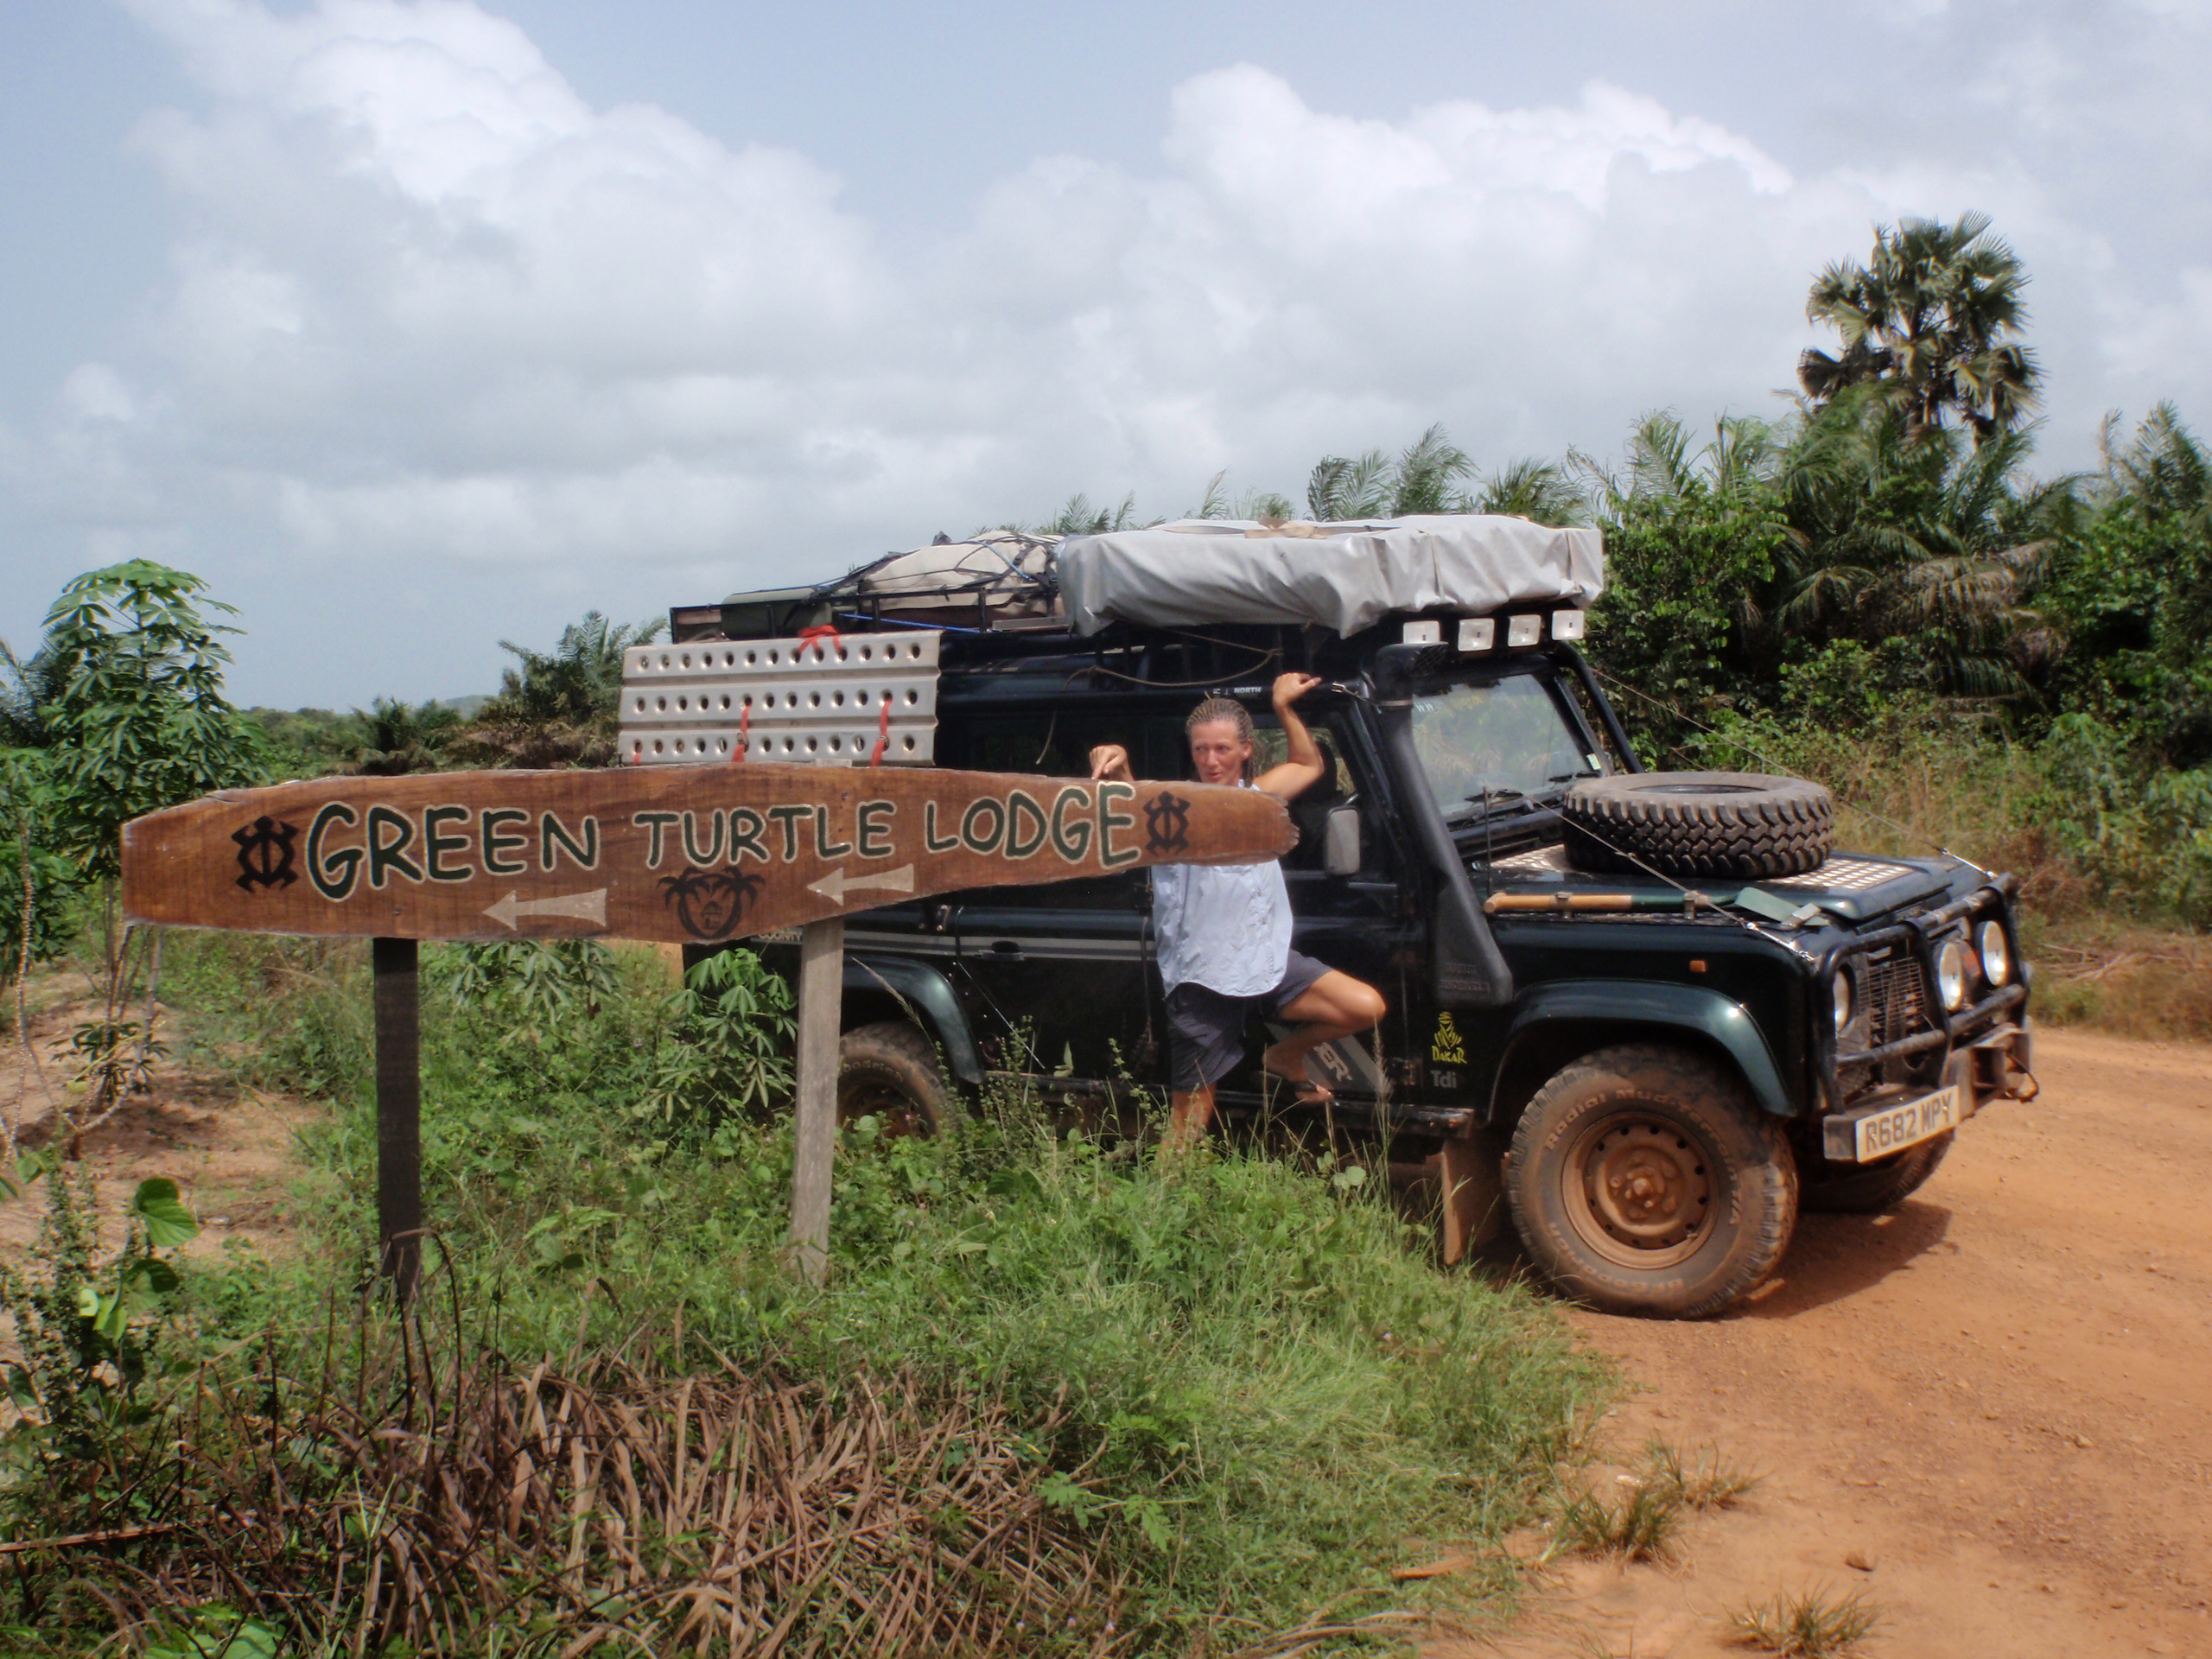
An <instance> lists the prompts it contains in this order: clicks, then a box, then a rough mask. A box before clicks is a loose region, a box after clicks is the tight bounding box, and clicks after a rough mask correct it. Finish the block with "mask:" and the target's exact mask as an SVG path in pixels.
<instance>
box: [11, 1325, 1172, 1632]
mask: <svg viewBox="0 0 2212 1659" xmlns="http://www.w3.org/2000/svg"><path fill="white" fill-rule="evenodd" d="M356 1340H357V1347H358V1348H359V1351H357V1352H356V1353H355V1354H354V1355H353V1356H352V1357H351V1360H350V1363H349V1360H348V1358H347V1357H345V1356H340V1355H337V1354H333V1355H332V1356H330V1357H329V1358H330V1363H329V1364H328V1367H327V1371H326V1375H325V1376H323V1377H322V1378H321V1379H320V1380H319V1381H316V1382H311V1383H302V1382H299V1381H296V1380H295V1379H292V1378H289V1377H287V1376H284V1375H283V1374H282V1372H281V1370H271V1369H265V1368H264V1369H260V1370H257V1371H256V1372H254V1373H252V1374H250V1375H241V1374H240V1373H239V1372H238V1370H235V1369H232V1368H228V1367H211V1368H209V1369H208V1370H206V1371H204V1372H203V1374H202V1375H201V1376H200V1379H199V1381H198V1383H197V1384H196V1386H194V1388H193V1389H191V1390H190V1392H189V1394H188V1395H187V1396H185V1398H184V1400H183V1402H182V1409H181V1414H180V1416H179V1418H178V1420H177V1429H178V1433H176V1436H175V1440H174V1441H173V1442H171V1445H172V1446H173V1448H174V1449H173V1451H172V1452H170V1454H169V1456H168V1457H166V1458H164V1459H160V1460H159V1462H158V1464H157V1465H155V1466H149V1468H147V1469H146V1470H145V1471H143V1472H144V1474H145V1475H146V1476H147V1477H148V1478H142V1479H140V1480H138V1481H137V1482H134V1483H130V1484H129V1485H127V1486H118V1488H117V1489H116V1490H115V1492H114V1497H113V1501H112V1503H111V1509H112V1510H113V1513H112V1514H111V1515H109V1516H105V1517H101V1516H87V1517H85V1520H86V1522H89V1524H81V1525H80V1529H79V1531H78V1532H77V1533H76V1534H74V1535H72V1536H71V1537H69V1538H66V1539H62V1540H60V1541H49V1542H48V1543H46V1544H44V1545H43V1546H42V1547H32V1548H26V1547H25V1545H24V1544H23V1543H22V1541H18V1542H17V1543H16V1545H15V1546H14V1547H13V1554H11V1556H10V1563H11V1565H13V1566H15V1567H16V1568H17V1569H18V1574H17V1576H18V1584H17V1586H16V1587H17V1589H18V1590H19V1591H21V1590H22V1589H24V1588H26V1587H27V1586H26V1584H25V1581H24V1580H25V1577H26V1574H27V1572H28V1570H31V1569H35V1570H36V1571H37V1572H39V1573H42V1574H43V1575H44V1576H45V1578H46V1580H48V1583H50V1584H51V1586H53V1587H52V1590H51V1592H50V1594H49V1595H48V1605H47V1606H45V1607H44V1608H43V1609H41V1608H39V1607H37V1606H35V1605H33V1606H28V1607H26V1608H25V1609H24V1611H26V1612H27V1613H29V1615H30V1617H31V1619H32V1621H33V1622H37V1621H38V1620H39V1618H40V1616H41V1611H43V1613H44V1614H45V1615H47V1616H48V1617H51V1618H53V1620H54V1624H56V1625H60V1624H64V1623H69V1622H75V1618H74V1616H75V1612H76V1608H75V1607H73V1604H79V1605H81V1604H83V1603H86V1602H87V1601H90V1602H96V1603H98V1604H100V1611H105V1615H106V1616H107V1618H108V1619H110V1620H111V1621H112V1624H113V1626H114V1627H115V1628H116V1629H118V1630H119V1631H120V1632H122V1633H124V1635H125V1636H126V1637H136V1638H138V1639H140V1640H143V1641H154V1640H157V1639H158V1637H159V1633H160V1632H162V1630H165V1629H167V1628H168V1627H170V1625H171V1624H172V1623H173V1620H174V1618H175V1616H176V1615H177V1614H178V1613H179V1611H180V1610H186V1609H194V1608H200V1609H205V1608H208V1607H220V1608H222V1609H225V1610H226V1611H228V1613H229V1614H230V1615H231V1616H232V1617H233V1618H235V1619H236V1620H237V1621H238V1623H239V1624H241V1625H244V1624H248V1623H249V1622H250V1623H251V1624H257V1625H258V1626H260V1627H261V1628H263V1629H264V1630H269V1631H271V1632H277V1633H281V1635H282V1637H283V1640H284V1641H285V1642H286V1643H288V1644H289V1649H288V1650H296V1651H301V1652H305V1653H321V1652H327V1653H333V1654H335V1653H352V1654H361V1653H383V1652H388V1651H392V1650H394V1649H395V1648H396V1649H397V1650H398V1651H404V1652H411V1653H416V1654H424V1655H429V1654H436V1655H462V1654H469V1655H474V1654H480V1653H485V1652H488V1651H511V1652H512V1651H521V1652H529V1653H536V1654H549V1655H550V1654H556V1653H558V1654H568V1655H582V1654H585V1653H594V1652H601V1651H604V1652H608V1653H613V1652H620V1651H628V1652H639V1653H648V1654H653V1655H675V1654H686V1655H697V1656H707V1655H713V1654H729V1655H736V1654H744V1655H747V1656H761V1659H772V1656H781V1655H786V1654H802V1653H825V1652H827V1653H837V1654H855V1655H859V1654H868V1655H878V1654H886V1655H887V1654H929V1655H938V1654H944V1655H962V1654H983V1653H1009V1654H1053V1655H1063V1654H1069V1655H1074V1654H1083V1655H1089V1654H1104V1653H1108V1652H1112V1651H1116V1650H1118V1649H1124V1648H1126V1646H1127V1645H1128V1640H1129V1637H1130V1633H1129V1632H1128V1631H1127V1630H1122V1629H1120V1628H1119V1621H1118V1618H1117V1615H1118V1613H1119V1611H1120V1607H1121V1604H1122V1585H1121V1583H1120V1581H1119V1580H1118V1579H1117V1578H1116V1575H1115V1574H1114V1573H1112V1572H1111V1571H1110V1570H1109V1568H1107V1567H1105V1566H1104V1565H1103V1562H1102V1558H1101V1555H1100V1553H1099V1552H1098V1551H1097V1549H1096V1548H1095V1546H1094V1545H1093V1544H1092V1543H1091V1541H1089V1540H1087V1539H1086V1538H1085V1537H1084V1535H1082V1534H1081V1532H1080V1529H1077V1528H1075V1527H1073V1526H1071V1525H1070V1524H1068V1523H1066V1522H1065V1520H1064V1519H1062V1518H1061V1517H1059V1516H1057V1515H1056V1514H1055V1513H1054V1511H1053V1510H1052V1509H1051V1507H1050V1506H1049V1505H1048V1504H1047V1503H1046V1502H1045V1500H1044V1498H1043V1497H1040V1496H1039V1490H1038V1488H1039V1480H1040V1478H1041V1477H1042V1476H1043V1475H1044V1474H1045V1473H1046V1468H1045V1466H1044V1465H1043V1464H1042V1463H1041V1462H1040V1461H1039V1451H1038V1446H1037V1443H1036V1440H1034V1439H1033V1438H1032V1435H1033V1434H1036V1433H1049V1432H1050V1431H1051V1430H1052V1427H1055V1426H1054V1425H1052V1424H1051V1423H1046V1424H1040V1425H1034V1426H1033V1427H1032V1430H1031V1433H1028V1434H1025V1433H1022V1432H1020V1431H1019V1430H1018V1429H1017V1428H1016V1427H1015V1426H1014V1424H1013V1422H1012V1421H1010V1419H1009V1417H1008V1414H1007V1411H1006V1410H1005V1408H1003V1407H1002V1406H1000V1405H998V1404H996V1403H994V1402H989V1401H988V1400H985V1399H982V1398H980V1397H978V1396H977V1395H976V1394H975V1393H973V1392H972V1391H970V1390H968V1389H962V1388H959V1387H957V1386H953V1387H946V1386H943V1385H939V1386H936V1387H931V1388H925V1387H923V1386H922V1385H920V1384H919V1383H918V1382H917V1381H916V1380H915V1379H914V1378H913V1377H912V1376H900V1377H889V1378H871V1377H868V1376H854V1377H849V1378H847V1379H845V1380H844V1381H842V1383H837V1384H835V1385H832V1384H829V1383H826V1382H824V1381H823V1380H821V1379H818V1378H803V1379H802V1378H788V1377H779V1376H775V1375H773V1374H771V1373H762V1372H748V1371H746V1370H741V1369H740V1368H738V1367H737V1366H735V1365H732V1364H724V1365H723V1366H721V1368H720V1369H718V1370H712V1371H708V1372H704V1373H696V1374H690V1375H681V1376H678V1375H671V1374H666V1373H664V1372H662V1371H659V1370H656V1369H654V1368H652V1366H650V1365H649V1364H640V1363H633V1362H632V1361H631V1360H629V1359H627V1358H625V1357H623V1356H621V1355H619V1354H608V1353H605V1352H586V1351H576V1352H573V1353H571V1354H569V1355H568V1356H567V1357H564V1358H563V1359H562V1360H560V1361H558V1362H556V1361H553V1360H550V1359H546V1360H541V1361H539V1362H537V1363H533V1364H531V1365H528V1366H526V1367H524V1366H513V1365H510V1364H508V1363H505V1362H504V1361H503V1360H502V1359H501V1358H500V1357H499V1356H498V1355H496V1354H494V1353H493V1352H490V1351H486V1350H483V1349H480V1348H472V1347H470V1346H469V1345H467V1344H463V1343H461V1342H457V1341H454V1340H451V1339H448V1340H446V1341H444V1342H443V1343H441V1342H440V1340H439V1339H438V1338H437V1336H436V1334H435V1330H434V1328H433V1327H432V1325H430V1323H429V1322H428V1321H425V1320H422V1319H410V1320H408V1321H405V1322H401V1323H393V1322H391V1321H388V1320H385V1319H377V1318H373V1317H369V1316H365V1317H364V1319H363V1321H362V1325H361V1326H360V1329H359V1332H357V1339H356ZM645 1346H646V1347H648V1348H650V1347H651V1346H652V1344H645ZM275 1363H276V1362H275V1361H274V1360H273V1359H272V1360H270V1362H269V1364H270V1366H272V1367H273V1366H274V1365H275ZM349 1373H350V1375H349ZM103 1521H105V1524H103ZM83 1611H87V1612H91V1611H95V1610H93V1609H92V1608H89V1607H87V1608H84V1609H83ZM203 1623H204V1621H203Z"/></svg>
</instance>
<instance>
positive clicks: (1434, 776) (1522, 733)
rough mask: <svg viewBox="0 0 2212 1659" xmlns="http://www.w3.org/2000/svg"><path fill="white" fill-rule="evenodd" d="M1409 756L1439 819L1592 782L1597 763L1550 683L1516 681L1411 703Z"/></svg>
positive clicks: (1454, 689)
mask: <svg viewBox="0 0 2212 1659" xmlns="http://www.w3.org/2000/svg"><path fill="white" fill-rule="evenodd" d="M1413 735H1414V753H1417V754H1419V755H1420V756H1421V769H1422V771H1424V772H1427V774H1428V786H1429V787H1430V788H1431V789H1432V790H1433V791H1435V793H1436V804H1437V805H1438V806H1440V807H1441V808H1442V809H1443V810H1444V816H1445V817H1447V818H1451V817H1465V816H1467V815H1468V814H1470V813H1472V812H1478V811H1480V810H1482V804H1483V801H1484V797H1485V792H1487V797H1488V798H1489V800H1490V801H1491V803H1492V804H1496V803H1498V802H1501V801H1514V800H1519V799H1521V798H1522V797H1524V796H1531V795H1541V794H1543V793H1545V792H1546V791H1552V790H1556V789H1557V788H1559V787H1560V785H1563V784H1567V783H1569V782H1571V781H1573V779H1577V778H1594V777H1596V776H1597V775H1598V773H1599V771H1600V770H1601V768H1600V767H1599V763H1598V757H1597V756H1596V755H1594V754H1592V753H1590V752H1589V751H1588V750H1586V748H1584V747H1583V739H1582V735H1581V734H1580V732H1578V731H1577V730H1576V729H1575V728H1574V726H1573V723H1572V722H1571V721H1569V720H1568V719H1567V712H1566V710H1564V709H1561V708H1560V703H1559V699H1558V698H1557V697H1556V696H1554V695H1553V693H1552V689H1551V686H1550V683H1548V681H1546V680H1544V679H1542V678H1541V677H1538V676H1536V675H1534V674H1518V675H1515V676H1513V677H1510V678H1508V679H1503V680H1500V681H1498V682H1497V683H1495V684H1489V685H1485V684H1480V683H1476V684H1460V685H1450V686H1445V687H1443V688H1441V689H1440V690H1435V691H1433V692H1431V693H1429V694H1428V695H1427V696H1418V697H1415V698H1414V712H1413Z"/></svg>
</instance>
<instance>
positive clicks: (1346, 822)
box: [1321, 806, 1359, 875]
mask: <svg viewBox="0 0 2212 1659" xmlns="http://www.w3.org/2000/svg"><path fill="white" fill-rule="evenodd" d="M1321 868H1323V869H1324V870H1325V871H1326V872H1327V873H1328V874H1331V875H1357V874H1359V809H1358V808H1357V807H1356V806H1334V807H1331V808H1330V809H1329V816H1328V817H1327V818H1326V819H1325V821H1324V823H1323V827H1322V830H1321Z"/></svg>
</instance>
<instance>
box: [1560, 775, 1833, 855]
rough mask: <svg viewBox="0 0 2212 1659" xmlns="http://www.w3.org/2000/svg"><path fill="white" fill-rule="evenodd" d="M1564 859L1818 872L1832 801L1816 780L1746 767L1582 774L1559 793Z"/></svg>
mask: <svg viewBox="0 0 2212 1659" xmlns="http://www.w3.org/2000/svg"><path fill="white" fill-rule="evenodd" d="M1560 815H1561V817H1563V818H1564V819H1565V821H1566V825H1567V861H1568V862H1570V863H1571V864H1573V866H1574V867H1575V868H1577V869H1582V870H1599V871H1604V872H1606V873H1608V874H1617V873H1622V872H1626V871H1631V870H1634V869H1635V868H1637V866H1636V864H1635V863H1634V862H1633V861H1631V860H1630V858H1629V857H1627V856H1625V855H1629V854H1633V855H1635V857H1636V858H1637V859H1641V860H1642V861H1643V862H1644V863H1646V864H1648V865H1649V866H1650V867H1651V868H1654V869H1656V870H1660V871H1662V872H1664V873H1665V874H1669V875H1677V876H1681V875H1731V876H1736V877H1738V878H1740V879H1742V880H1747V881H1757V880H1767V879H1770V878H1772V877H1775V876H1783V875H1802V874H1805V873H1806V872H1807V871H1808V870H1816V869H1818V868H1820V867H1821V863H1822V862H1823V861H1825V860H1826V859H1827V855H1828V848H1829V846H1830V844H1831V843H1832V842H1833V841H1834V834H1835V801H1834V798H1833V797H1832V796H1830V795H1829V793H1828V792H1827V790H1825V789H1823V788H1821V786H1820V785H1818V784H1808V783H1806V782H1804V781H1802V779H1796V778H1770V777H1767V776H1765V775H1764V774H1762V773H1759V772H1629V773H1622V774H1619V775H1617V776H1614V777H1611V778H1590V779H1584V780H1583V781H1582V782H1580V783H1579V784H1577V785H1574V787H1573V788H1572V789H1570V790H1568V791H1567V799H1566V801H1565V802H1564V803H1563V804H1562V805H1561V807H1560Z"/></svg>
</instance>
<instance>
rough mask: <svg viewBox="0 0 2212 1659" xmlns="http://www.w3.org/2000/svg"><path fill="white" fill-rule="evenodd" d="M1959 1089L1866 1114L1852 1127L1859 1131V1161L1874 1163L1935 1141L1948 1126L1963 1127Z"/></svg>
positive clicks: (1942, 1090)
mask: <svg viewBox="0 0 2212 1659" xmlns="http://www.w3.org/2000/svg"><path fill="white" fill-rule="evenodd" d="M1959 1092H1960V1091H1959V1089H1958V1087H1957V1085H1956V1084H1954V1085H1953V1086H1952V1087H1950V1088H1948V1089H1938V1090H1936V1092H1935V1093H1934V1094H1932V1095H1923V1096H1921V1097H1920V1098H1919V1099H1918V1100H1908V1101H1907V1102H1905V1103H1904V1105H1902V1106H1892V1107H1891V1108H1890V1109H1888V1110H1887V1111H1885V1112H1876V1113H1874V1114H1872V1116H1867V1117H1862V1118H1860V1119H1859V1121H1858V1122H1856V1123H1855V1124H1853V1126H1852V1127H1853V1129H1854V1130H1855V1131H1856V1132H1857V1148H1856V1150H1857V1152H1858V1155H1859V1162H1860V1163H1862V1164H1865V1163H1872V1161H1873V1160H1875V1159H1877V1158H1886V1157H1888V1156H1889V1155H1890V1154H1891V1153H1893V1152H1903V1151H1904V1149H1905V1148H1906V1147H1915V1146H1918V1145H1919V1144H1920V1143H1921V1142H1922V1141H1932V1140H1934V1139H1935V1138H1936V1136H1937V1135H1941V1134H1942V1133H1943V1131H1944V1130H1946V1129H1955V1128H1958V1127H1959V1116H1960V1113H1959Z"/></svg>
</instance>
